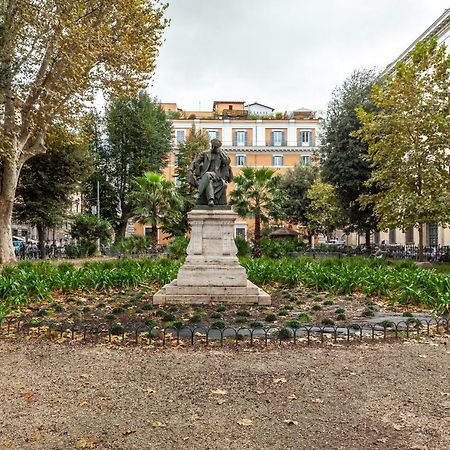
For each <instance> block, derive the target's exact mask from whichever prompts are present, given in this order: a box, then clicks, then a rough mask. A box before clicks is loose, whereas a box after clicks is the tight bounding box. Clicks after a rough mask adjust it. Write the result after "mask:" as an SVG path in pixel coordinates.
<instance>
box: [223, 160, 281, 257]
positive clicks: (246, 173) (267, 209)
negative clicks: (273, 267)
mask: <svg viewBox="0 0 450 450" xmlns="http://www.w3.org/2000/svg"><path fill="white" fill-rule="evenodd" d="M280 181H281V177H280V176H279V175H275V170H272V169H267V168H262V169H253V168H252V167H244V168H243V169H242V174H241V175H238V176H237V177H235V178H234V182H235V188H234V191H233V192H232V193H231V202H230V203H231V205H233V208H234V210H235V211H236V212H237V213H238V214H239V215H240V216H241V217H249V218H250V217H251V218H253V219H254V220H255V244H254V246H253V256H254V257H260V256H261V223H268V222H269V220H270V219H281V218H282V217H283V211H282V207H281V205H282V199H281V196H280V190H279V184H280Z"/></svg>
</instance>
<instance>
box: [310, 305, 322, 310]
mask: <svg viewBox="0 0 450 450" xmlns="http://www.w3.org/2000/svg"><path fill="white" fill-rule="evenodd" d="M311 311H322V307H321V306H320V305H312V306H311Z"/></svg>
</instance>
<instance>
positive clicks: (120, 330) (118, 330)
mask: <svg viewBox="0 0 450 450" xmlns="http://www.w3.org/2000/svg"><path fill="white" fill-rule="evenodd" d="M110 331H111V334H112V335H113V336H121V335H123V334H124V333H125V328H124V327H123V326H122V325H120V324H119V323H116V324H114V325H113V326H112V327H111V330H110Z"/></svg>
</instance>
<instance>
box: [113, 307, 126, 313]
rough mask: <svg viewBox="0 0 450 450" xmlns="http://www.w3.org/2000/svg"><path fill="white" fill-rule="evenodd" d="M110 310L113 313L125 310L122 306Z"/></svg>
mask: <svg viewBox="0 0 450 450" xmlns="http://www.w3.org/2000/svg"><path fill="white" fill-rule="evenodd" d="M111 312H112V313H113V314H122V313H124V312H125V308H123V307H122V306H116V307H114V308H113V309H112V310H111Z"/></svg>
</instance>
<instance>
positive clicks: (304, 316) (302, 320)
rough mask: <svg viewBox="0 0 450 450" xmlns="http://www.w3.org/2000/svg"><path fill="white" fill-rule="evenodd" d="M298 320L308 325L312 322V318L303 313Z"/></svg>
mask: <svg viewBox="0 0 450 450" xmlns="http://www.w3.org/2000/svg"><path fill="white" fill-rule="evenodd" d="M297 320H298V321H299V322H300V323H308V322H311V316H310V315H309V314H306V313H301V314H299V315H298V316H297Z"/></svg>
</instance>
